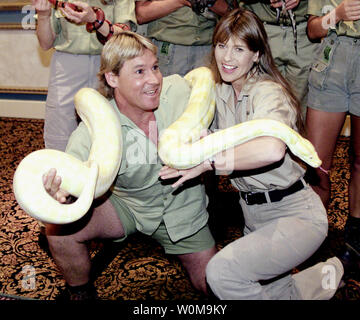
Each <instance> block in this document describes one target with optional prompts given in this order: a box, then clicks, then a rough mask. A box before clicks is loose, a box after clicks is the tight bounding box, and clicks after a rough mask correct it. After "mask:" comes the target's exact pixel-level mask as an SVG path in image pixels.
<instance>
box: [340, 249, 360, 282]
mask: <svg viewBox="0 0 360 320" xmlns="http://www.w3.org/2000/svg"><path fill="white" fill-rule="evenodd" d="M338 258H339V259H340V261H341V263H342V265H343V267H344V275H343V280H344V281H347V280H349V279H358V278H359V277H360V255H359V254H358V252H357V251H356V250H354V249H353V248H352V247H351V246H348V245H347V244H345V248H344V250H343V253H342V254H341V255H340V256H339V257H338Z"/></svg>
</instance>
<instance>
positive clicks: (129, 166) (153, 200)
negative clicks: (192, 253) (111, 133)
mask: <svg viewBox="0 0 360 320" xmlns="http://www.w3.org/2000/svg"><path fill="white" fill-rule="evenodd" d="M189 96H190V88H189V85H188V83H187V82H186V80H184V79H183V78H181V77H180V76H178V75H173V76H170V77H167V78H164V83H163V89H162V94H161V99H160V106H159V108H158V109H157V110H156V111H155V117H156V122H157V126H158V131H159V135H161V131H162V130H164V129H166V128H167V127H168V126H169V125H170V124H171V123H172V122H174V121H175V120H176V119H177V118H179V117H180V115H181V114H182V112H183V111H184V109H185V108H186V106H187V101H188V99H189ZM111 104H112V105H113V106H114V108H115V109H116V110H118V108H117V106H116V103H115V101H114V100H112V101H111ZM118 112H119V111H118ZM119 115H120V119H121V128H122V137H123V153H122V161H121V165H120V169H119V173H118V176H117V178H116V179H115V183H114V187H113V189H112V194H113V195H112V196H116V197H119V198H120V199H121V202H122V203H123V204H124V205H125V206H127V207H128V208H129V210H130V211H131V213H132V214H133V216H134V219H135V223H136V227H137V229H138V230H139V231H141V232H143V233H145V234H148V235H151V234H152V233H153V232H154V231H155V230H156V229H157V227H158V226H159V224H160V223H161V221H162V220H163V221H164V223H165V226H166V229H167V231H168V233H169V236H170V238H171V240H172V241H177V240H180V239H183V238H185V237H187V236H190V235H192V234H194V233H195V232H197V231H198V230H200V229H201V228H202V227H203V226H204V225H205V224H206V222H207V219H208V213H207V211H206V195H205V191H204V188H203V186H202V185H200V184H199V183H197V184H194V185H192V186H189V187H186V188H179V189H177V190H175V191H174V189H173V188H172V187H171V183H169V182H165V183H162V182H161V181H160V180H159V175H158V174H159V171H160V169H161V167H162V164H161V160H160V159H159V157H158V155H157V148H156V146H155V145H154V144H153V142H151V141H150V140H149V139H148V137H146V136H145V133H144V132H143V131H142V130H140V129H139V128H138V127H137V126H136V125H135V124H134V123H133V122H132V121H131V120H130V119H129V118H127V117H126V116H125V115H123V114H122V113H120V112H119ZM90 145H91V140H90V136H89V133H88V130H87V128H86V126H85V125H84V123H82V122H81V123H80V125H79V127H78V129H76V130H75V132H74V133H73V135H72V136H71V138H70V140H69V144H68V147H67V150H66V152H68V153H70V154H72V155H74V156H75V157H77V158H79V159H81V160H83V161H86V160H87V158H88V154H89V150H90ZM110 147H111V141H109V148H110Z"/></svg>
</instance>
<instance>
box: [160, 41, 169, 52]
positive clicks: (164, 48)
mask: <svg viewBox="0 0 360 320" xmlns="http://www.w3.org/2000/svg"><path fill="white" fill-rule="evenodd" d="M169 47H170V43H169V42H163V44H162V46H161V50H160V53H162V54H165V55H168V54H169Z"/></svg>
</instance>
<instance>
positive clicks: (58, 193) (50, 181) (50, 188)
mask: <svg viewBox="0 0 360 320" xmlns="http://www.w3.org/2000/svg"><path fill="white" fill-rule="evenodd" d="M42 179H43V183H44V188H45V190H46V191H47V192H48V194H50V195H51V196H52V197H53V198H54V199H55V200H57V201H59V202H60V203H65V202H66V198H67V197H68V196H69V193H68V192H66V191H65V190H62V189H60V185H61V178H60V177H59V176H57V175H56V170H55V169H50V170H49V171H48V172H47V173H45V174H44V175H43V177H42Z"/></svg>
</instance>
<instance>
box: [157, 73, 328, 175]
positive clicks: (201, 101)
mask: <svg viewBox="0 0 360 320" xmlns="http://www.w3.org/2000/svg"><path fill="white" fill-rule="evenodd" d="M185 79H187V80H188V81H189V83H190V86H191V87H192V91H191V96H190V101H189V105H188V107H187V109H186V110H185V112H184V113H183V115H182V116H181V117H180V118H179V119H178V120H177V121H176V122H174V123H173V124H172V125H171V126H170V127H169V128H168V129H167V130H165V131H164V133H163V134H162V136H161V137H160V140H159V146H158V148H159V156H160V158H161V159H162V161H163V162H164V163H165V164H167V165H168V166H170V167H173V168H177V169H187V168H191V167H194V166H196V165H198V164H199V163H201V162H203V161H204V160H206V159H208V158H210V157H212V156H214V155H215V154H217V153H219V152H221V151H223V150H226V149H228V148H231V147H234V146H236V145H239V144H242V143H244V142H246V141H248V140H251V139H253V138H256V137H260V136H273V137H276V138H279V139H281V140H282V141H284V142H285V143H286V144H287V146H288V147H289V149H290V150H291V151H292V153H293V154H294V155H296V156H297V157H299V158H300V159H302V160H303V161H305V162H306V163H308V164H309V165H311V166H313V167H319V166H320V165H321V160H320V159H319V157H318V155H317V153H316V151H315V148H314V147H313V145H312V144H311V142H310V141H308V140H307V139H305V138H303V137H302V136H301V135H300V134H298V133H297V132H296V131H295V130H293V129H291V128H290V127H289V126H287V125H285V124H283V123H281V122H279V121H275V120H267V119H264V120H251V121H247V122H244V123H241V124H238V125H235V126H233V127H231V128H228V129H224V130H221V131H217V132H215V133H212V134H210V135H208V136H206V137H205V138H203V139H200V135H201V132H202V130H204V129H207V128H208V127H209V125H210V124H211V121H212V119H213V116H214V110H215V83H214V80H213V78H212V74H211V71H210V70H209V69H208V68H205V67H202V68H198V69H195V70H192V71H191V72H189V73H188V74H187V75H186V76H185Z"/></svg>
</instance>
